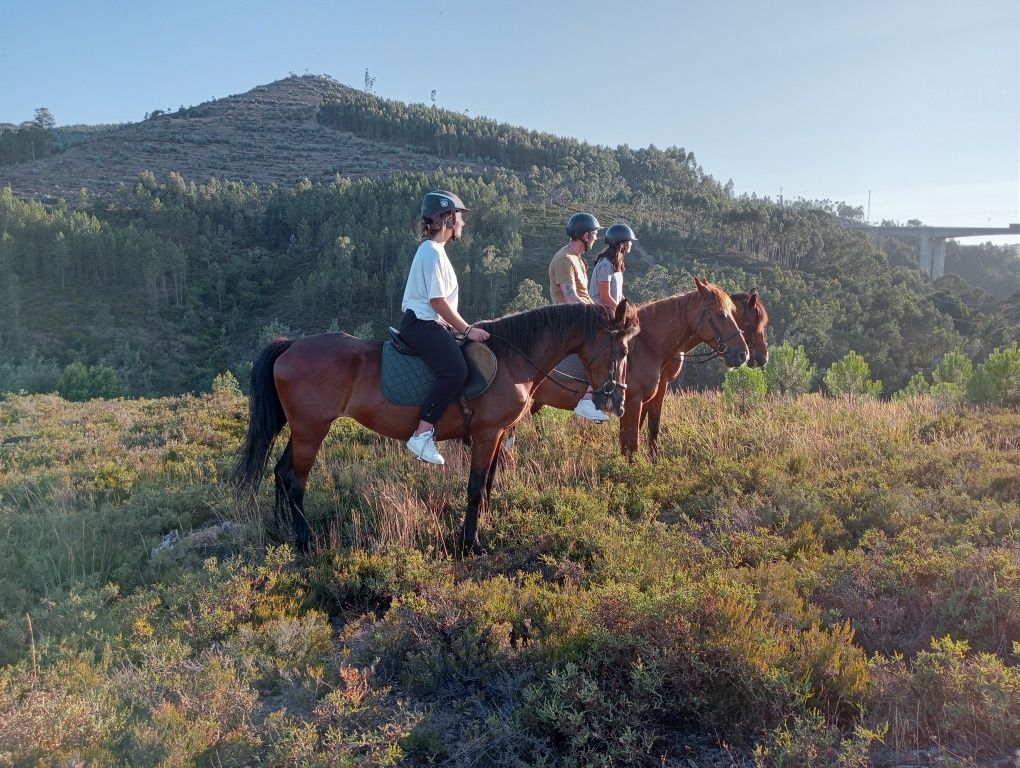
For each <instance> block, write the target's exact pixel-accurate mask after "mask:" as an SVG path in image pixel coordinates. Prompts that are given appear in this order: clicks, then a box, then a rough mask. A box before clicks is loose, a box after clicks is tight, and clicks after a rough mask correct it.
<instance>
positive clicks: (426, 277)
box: [400, 240, 458, 322]
mask: <svg viewBox="0 0 1020 768" xmlns="http://www.w3.org/2000/svg"><path fill="white" fill-rule="evenodd" d="M457 291H458V285H457V273H456V272H454V271H453V264H451V263H450V259H449V257H448V256H447V255H446V248H444V247H443V246H442V245H440V244H439V243H437V242H435V241H434V240H422V241H421V245H419V246H418V250H417V251H415V254H414V260H413V261H412V262H411V269H410V271H409V272H408V273H407V285H406V286H404V298H403V300H402V301H401V302H400V311H401V312H406V311H407V310H409V309H410V310H412V311H413V312H414V314H415V316H417V318H418V319H419V320H438V321H439V322H445V321H444V320H441V319H440V317H439V315H438V314H437V313H436V310H434V309H433V308H432V305H431V304H430V303H429V299H438V298H443V299H446V301H447V302H448V303H449V305H450V306H451V307H452V308H453V310H454V311H455V312H456V311H457Z"/></svg>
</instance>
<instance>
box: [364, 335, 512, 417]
mask: <svg viewBox="0 0 1020 768" xmlns="http://www.w3.org/2000/svg"><path fill="white" fill-rule="evenodd" d="M460 349H461V352H463V353H464V359H465V360H466V361H467V365H468V378H467V382H466V383H465V384H464V386H463V388H462V389H461V391H460V392H458V393H457V399H458V400H473V399H474V398H476V397H480V396H481V395H483V394H485V392H486V391H487V390H488V389H489V386H490V385H491V384H492V380H493V379H494V378H496V370H497V365H496V355H494V354H493V352H492V350H491V349H489V348H488V347H487V346H485V345H484V344H481V343H479V342H475V341H466V340H465V341H463V342H461V347H460ZM381 379H382V393H383V397H385V398H386V400H387V401H388V402H390V403H393V405H421V403H422V401H423V400H424V399H425V395H426V394H427V393H428V391H429V387H431V386H432V381H433V380H434V379H435V376H433V375H432V369H431V368H429V367H428V365H426V363H425V361H424V360H422V359H421V358H420V357H418V355H417V354H415V352H414V350H413V349H411V347H409V346H408V345H407V343H406V342H405V341H404V340H403V339H401V338H400V333H399V332H398V331H397V329H396V328H390V338H389V340H388V341H384V342H383V353H382V376H381Z"/></svg>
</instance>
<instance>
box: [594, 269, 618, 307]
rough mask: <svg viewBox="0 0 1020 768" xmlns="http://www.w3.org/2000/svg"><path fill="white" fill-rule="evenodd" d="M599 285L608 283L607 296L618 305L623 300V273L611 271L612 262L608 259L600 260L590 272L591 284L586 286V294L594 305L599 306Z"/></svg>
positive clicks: (600, 301) (600, 300)
mask: <svg viewBox="0 0 1020 768" xmlns="http://www.w3.org/2000/svg"><path fill="white" fill-rule="evenodd" d="M599 283H609V295H610V296H612V297H613V300H614V301H615V302H616V303H617V304H619V303H620V299H622V298H623V272H614V271H613V262H611V261H610V260H609V259H601V260H599V263H598V264H596V265H595V266H594V268H593V269H592V271H591V282H590V283H589V284H588V293H590V294H591V298H592V300H593V301H594V302H595V303H596V304H601V303H602V299H601V298H599V296H600V294H599Z"/></svg>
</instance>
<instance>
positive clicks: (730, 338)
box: [692, 277, 750, 368]
mask: <svg viewBox="0 0 1020 768" xmlns="http://www.w3.org/2000/svg"><path fill="white" fill-rule="evenodd" d="M694 284H695V285H696V286H697V288H698V293H700V294H701V298H702V300H703V302H704V303H703V304H702V307H701V310H700V313H699V315H698V318H697V319H696V320H695V321H694V323H693V325H692V327H693V328H694V336H695V337H696V338H698V339H701V341H703V342H705V343H706V344H707V345H708V346H710V347H711V348H712V349H713V350H714V351H715V352H716V354H718V355H719V356H720V357H721V358H722V359H723V362H725V363H726V365H727V366H728V367H729V368H739V367H740V366H741V365H743V364H744V363H746V362H747V359H748V357H750V350H748V348H747V342H746V341H745V340H744V336H743V334H742V333H741V332H740V327H739V326H738V325H737V321H736V318H735V317H734V316H733V314H734V311H735V309H736V308H735V307H734V306H733V300H732V299H731V298H730V296H729V294H728V293H726V291H724V290H723V289H722V288H720V287H719V286H717V285H715V284H714V283H710V282H708V280H705V279H703V278H700V277H696V278H694Z"/></svg>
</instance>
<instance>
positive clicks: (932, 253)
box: [919, 235, 946, 280]
mask: <svg viewBox="0 0 1020 768" xmlns="http://www.w3.org/2000/svg"><path fill="white" fill-rule="evenodd" d="M919 239H920V243H921V259H920V267H921V269H923V270H924V271H925V272H926V273H927V275H928V277H930V278H931V279H932V280H938V279H939V278H940V277H942V276H943V275H944V274H946V238H944V237H932V236H931V235H921V237H920V238H919Z"/></svg>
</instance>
